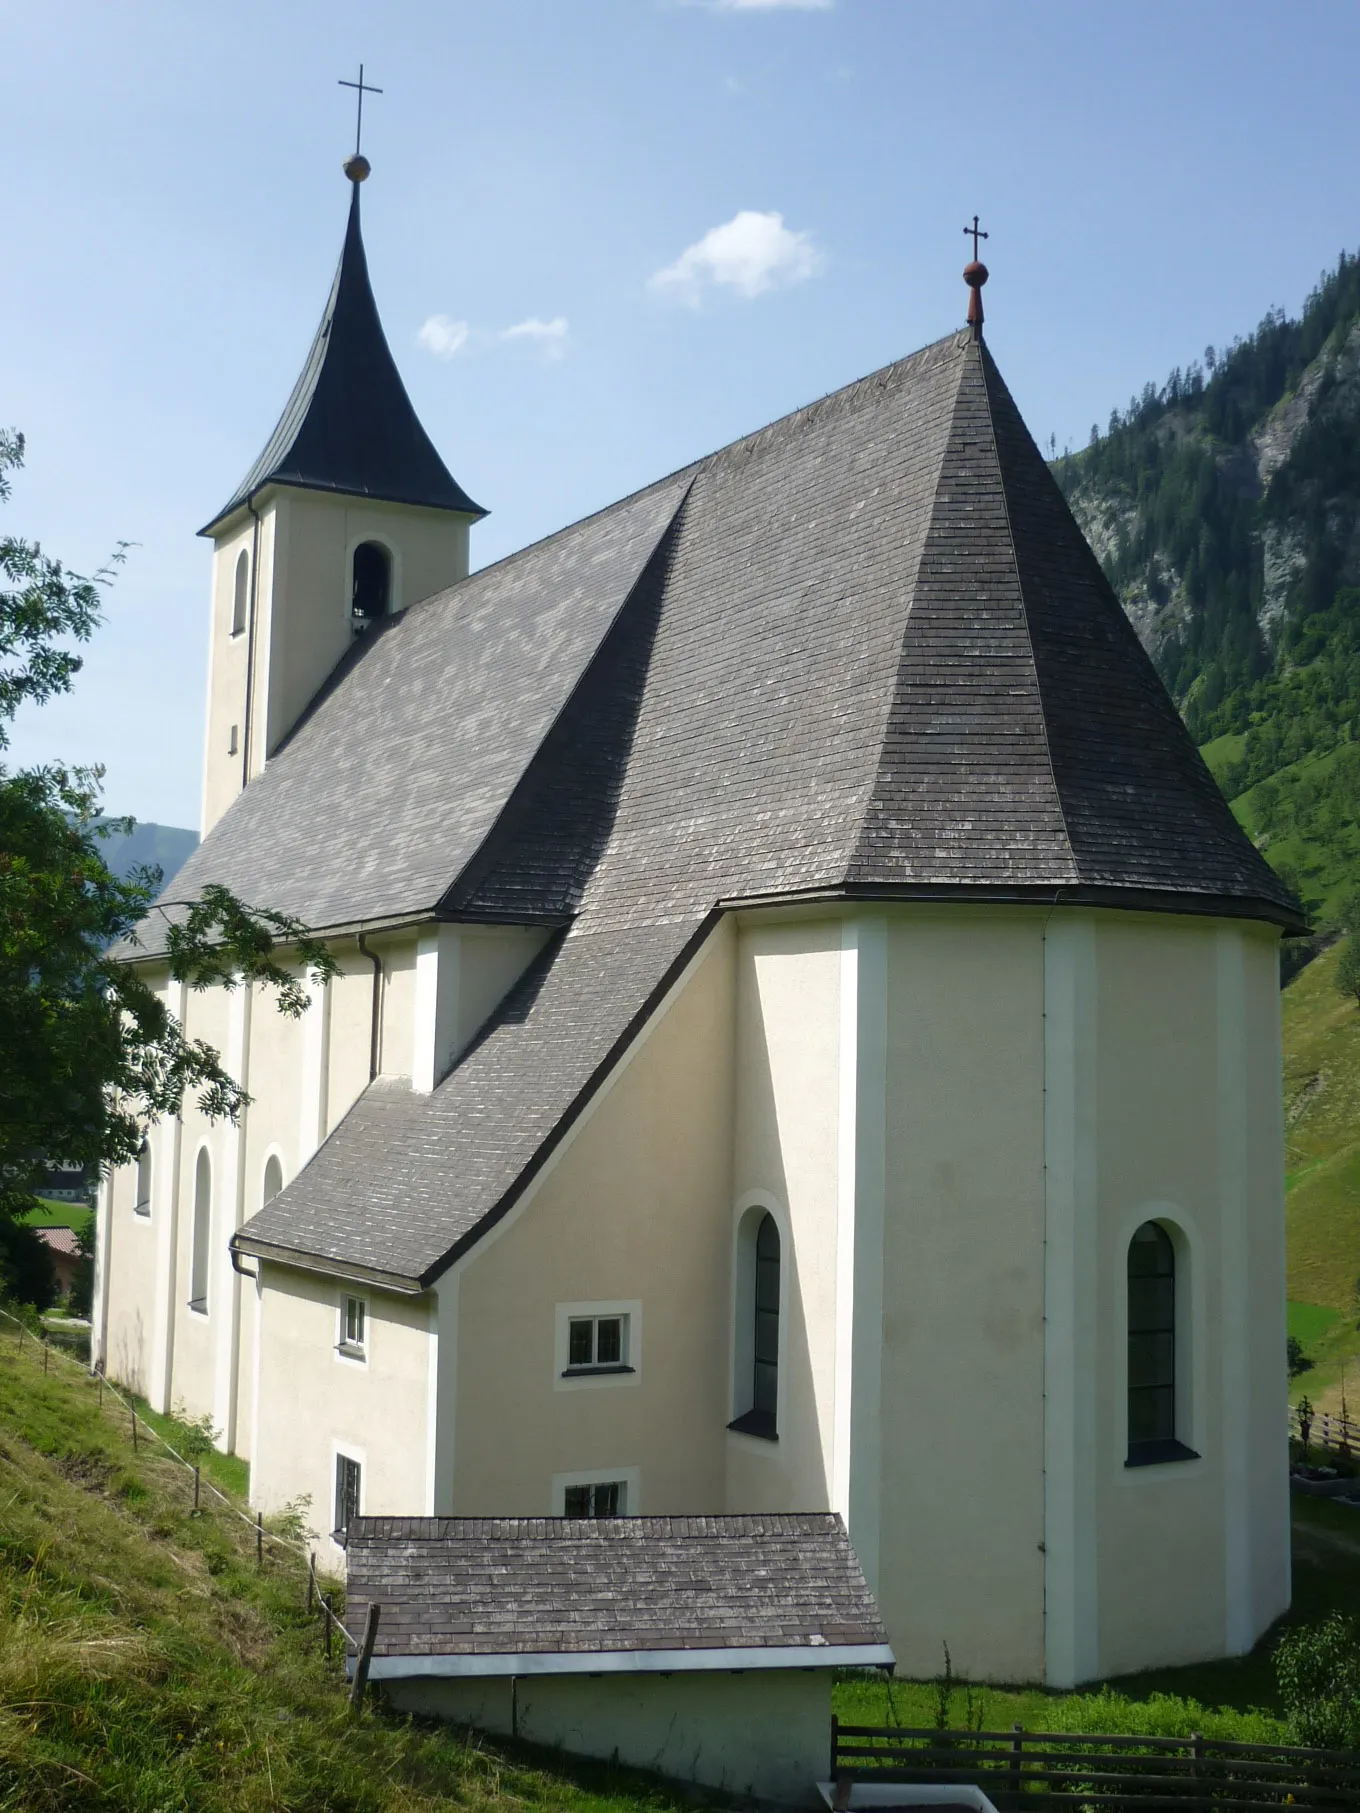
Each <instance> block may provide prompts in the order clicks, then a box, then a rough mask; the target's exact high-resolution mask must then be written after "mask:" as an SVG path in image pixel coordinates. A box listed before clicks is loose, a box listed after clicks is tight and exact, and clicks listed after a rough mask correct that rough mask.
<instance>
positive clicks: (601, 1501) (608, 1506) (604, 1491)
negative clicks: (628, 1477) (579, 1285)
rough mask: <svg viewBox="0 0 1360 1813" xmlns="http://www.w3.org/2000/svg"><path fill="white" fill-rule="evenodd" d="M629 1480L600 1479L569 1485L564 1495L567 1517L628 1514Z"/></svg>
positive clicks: (564, 1509)
mask: <svg viewBox="0 0 1360 1813" xmlns="http://www.w3.org/2000/svg"><path fill="white" fill-rule="evenodd" d="M627 1498H628V1486H627V1482H626V1481H624V1480H621V1479H603V1480H598V1481H596V1482H595V1483H594V1484H592V1485H588V1486H568V1487H567V1489H566V1492H565V1494H564V1496H563V1512H564V1515H565V1516H567V1517H624V1516H626V1515H627Z"/></svg>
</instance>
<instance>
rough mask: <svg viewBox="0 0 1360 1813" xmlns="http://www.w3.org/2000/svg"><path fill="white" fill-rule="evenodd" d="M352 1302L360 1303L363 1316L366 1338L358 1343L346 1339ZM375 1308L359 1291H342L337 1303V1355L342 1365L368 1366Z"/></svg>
mask: <svg viewBox="0 0 1360 1813" xmlns="http://www.w3.org/2000/svg"><path fill="white" fill-rule="evenodd" d="M351 1303H357V1304H359V1305H360V1313H361V1314H362V1316H363V1326H364V1338H363V1340H362V1341H361V1342H359V1343H358V1344H357V1345H356V1344H355V1343H353V1342H351V1341H349V1340H347V1339H346V1335H345V1328H346V1324H347V1323H348V1320H349V1306H350V1304H351ZM372 1326H373V1310H372V1306H371V1304H370V1302H369V1299H368V1298H367V1297H366V1296H364V1295H362V1294H361V1293H360V1292H358V1291H349V1290H345V1291H341V1293H340V1296H339V1299H338V1301H337V1303H336V1305H335V1357H336V1360H337V1361H338V1362H339V1363H340V1365H342V1366H367V1365H368V1354H369V1345H370V1342H371V1339H372Z"/></svg>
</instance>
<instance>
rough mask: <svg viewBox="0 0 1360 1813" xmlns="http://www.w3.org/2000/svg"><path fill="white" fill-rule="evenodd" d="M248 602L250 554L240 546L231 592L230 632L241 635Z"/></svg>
mask: <svg viewBox="0 0 1360 1813" xmlns="http://www.w3.org/2000/svg"><path fill="white" fill-rule="evenodd" d="M249 602H250V556H249V554H247V553H246V551H245V549H244V548H242V549H241V552H240V553H239V554H238V555H237V556H236V582H235V585H234V587H233V589H232V594H231V633H232V635H233V636H239V635H241V634H242V633H243V632H244V630H245V627H246V607H247V606H248V604H249Z"/></svg>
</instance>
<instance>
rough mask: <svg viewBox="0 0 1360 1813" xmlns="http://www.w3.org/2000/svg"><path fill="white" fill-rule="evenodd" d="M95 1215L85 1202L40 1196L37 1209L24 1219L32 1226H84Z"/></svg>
mask: <svg viewBox="0 0 1360 1813" xmlns="http://www.w3.org/2000/svg"><path fill="white" fill-rule="evenodd" d="M93 1215H94V1211H93V1209H91V1208H89V1207H88V1206H87V1205H86V1204H85V1203H83V1202H54V1201H52V1199H51V1198H50V1197H47V1196H40V1197H39V1198H38V1206H37V1208H36V1209H30V1210H29V1212H28V1214H27V1215H25V1216H24V1220H25V1221H26V1222H27V1223H28V1225H29V1227H31V1228H83V1227H86V1226H88V1224H89V1222H90V1221H91V1220H92V1218H93Z"/></svg>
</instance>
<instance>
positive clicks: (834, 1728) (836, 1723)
mask: <svg viewBox="0 0 1360 1813" xmlns="http://www.w3.org/2000/svg"><path fill="white" fill-rule="evenodd" d="M840 1730H841V1722H840V1719H839V1718H838V1717H837V1716H836V1714H835V1713H834V1712H833V1713H832V1715H831V1767H830V1768H829V1769H828V1770H827V1772H826V1779H827V1780H828V1781H829V1782H834V1781H835V1779H836V1752H837V1750H838V1749H839V1748H840V1745H839V1742H838V1740H839V1737H840Z"/></svg>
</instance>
